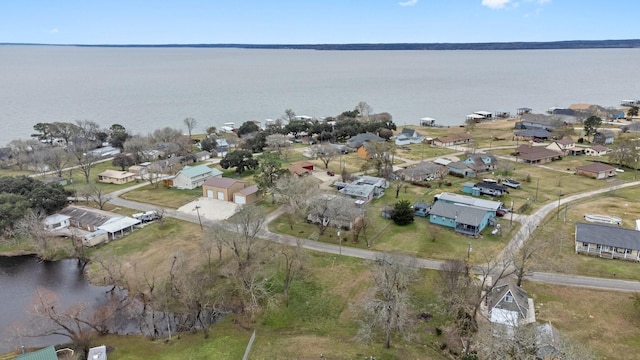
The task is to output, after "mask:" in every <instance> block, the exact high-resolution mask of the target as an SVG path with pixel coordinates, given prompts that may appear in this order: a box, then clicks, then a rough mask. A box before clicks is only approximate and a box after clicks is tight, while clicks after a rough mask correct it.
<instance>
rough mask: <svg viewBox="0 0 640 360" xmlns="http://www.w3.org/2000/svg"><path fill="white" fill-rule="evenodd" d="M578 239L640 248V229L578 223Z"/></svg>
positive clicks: (622, 247) (623, 247)
mask: <svg viewBox="0 0 640 360" xmlns="http://www.w3.org/2000/svg"><path fill="white" fill-rule="evenodd" d="M576 241H579V242H587V243H590V244H598V245H606V246H613V247H616V248H621V249H631V250H640V231H637V230H631V229H623V228H619V227H616V226H609V225H598V224H586V223H576Z"/></svg>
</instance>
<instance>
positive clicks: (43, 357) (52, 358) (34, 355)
mask: <svg viewBox="0 0 640 360" xmlns="http://www.w3.org/2000/svg"><path fill="white" fill-rule="evenodd" d="M16 360H58V356H57V355H56V349H55V348H54V347H53V346H47V347H46V348H44V349H40V350H38V351H33V352H29V353H24V354H20V355H18V357H17V358H16Z"/></svg>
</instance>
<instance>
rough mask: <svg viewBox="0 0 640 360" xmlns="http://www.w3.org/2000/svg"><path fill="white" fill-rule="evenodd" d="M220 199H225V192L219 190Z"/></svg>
mask: <svg viewBox="0 0 640 360" xmlns="http://www.w3.org/2000/svg"><path fill="white" fill-rule="evenodd" d="M218 200H222V201H224V192H222V191H218Z"/></svg>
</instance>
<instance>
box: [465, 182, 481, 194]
mask: <svg viewBox="0 0 640 360" xmlns="http://www.w3.org/2000/svg"><path fill="white" fill-rule="evenodd" d="M462 192H463V193H465V194H471V195H473V196H479V195H480V189H478V188H477V187H476V184H475V183H471V182H466V183H464V184H462Z"/></svg>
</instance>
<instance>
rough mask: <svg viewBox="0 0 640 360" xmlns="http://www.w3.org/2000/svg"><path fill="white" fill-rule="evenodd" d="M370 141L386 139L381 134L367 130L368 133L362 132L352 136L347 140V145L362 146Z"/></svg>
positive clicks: (352, 146)
mask: <svg viewBox="0 0 640 360" xmlns="http://www.w3.org/2000/svg"><path fill="white" fill-rule="evenodd" d="M368 141H374V142H375V141H377V142H381V141H384V139H383V138H381V137H380V136H378V135H376V134H373V133H370V132H367V133H362V134H358V135H356V136H354V137H352V138H350V139H349V140H348V141H347V146H349V147H350V148H354V149H355V148H359V147H360V146H362V144H364V143H365V142H368Z"/></svg>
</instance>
